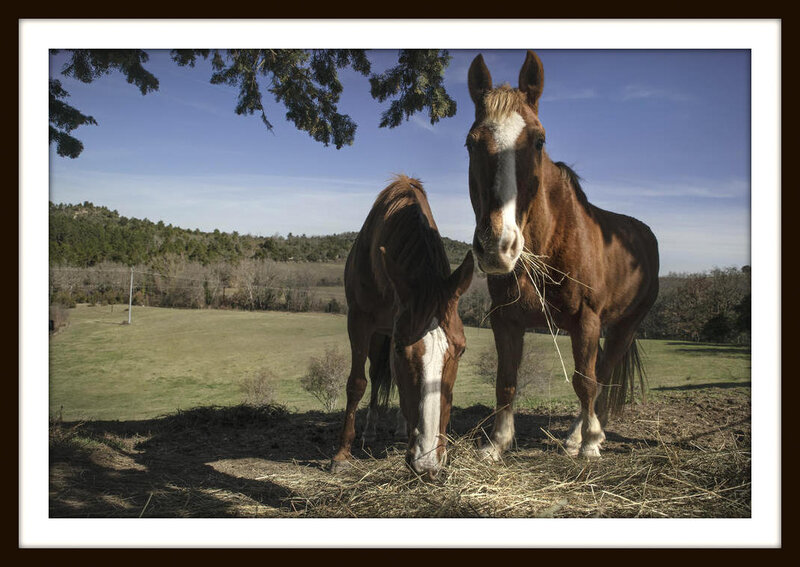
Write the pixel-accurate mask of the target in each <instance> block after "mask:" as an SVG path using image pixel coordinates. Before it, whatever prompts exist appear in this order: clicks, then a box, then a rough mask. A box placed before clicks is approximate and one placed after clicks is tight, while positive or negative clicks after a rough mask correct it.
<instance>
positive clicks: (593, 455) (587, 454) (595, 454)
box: [580, 445, 600, 461]
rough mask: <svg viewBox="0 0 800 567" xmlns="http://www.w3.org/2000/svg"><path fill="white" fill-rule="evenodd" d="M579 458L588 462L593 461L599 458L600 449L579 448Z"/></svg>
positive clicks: (596, 447)
mask: <svg viewBox="0 0 800 567" xmlns="http://www.w3.org/2000/svg"><path fill="white" fill-rule="evenodd" d="M580 455H581V457H583V458H585V459H588V460H590V461H595V460H597V459H599V458H600V447H598V446H596V445H595V446H594V447H581V451H580Z"/></svg>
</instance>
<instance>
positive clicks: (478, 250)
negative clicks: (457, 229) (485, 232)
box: [472, 236, 483, 254]
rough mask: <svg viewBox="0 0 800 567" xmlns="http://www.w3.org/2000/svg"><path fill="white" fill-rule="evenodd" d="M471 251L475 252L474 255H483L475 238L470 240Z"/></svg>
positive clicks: (481, 246)
mask: <svg viewBox="0 0 800 567" xmlns="http://www.w3.org/2000/svg"><path fill="white" fill-rule="evenodd" d="M472 249H473V250H474V251H475V253H476V254H483V245H482V244H481V241H480V239H479V238H478V237H477V236H475V238H473V239H472Z"/></svg>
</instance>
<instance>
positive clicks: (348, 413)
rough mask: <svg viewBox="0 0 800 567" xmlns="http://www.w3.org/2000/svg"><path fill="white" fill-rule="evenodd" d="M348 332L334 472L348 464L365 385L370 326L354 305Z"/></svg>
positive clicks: (349, 315)
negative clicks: (343, 403)
mask: <svg viewBox="0 0 800 567" xmlns="http://www.w3.org/2000/svg"><path fill="white" fill-rule="evenodd" d="M347 332H348V334H349V336H350V376H349V377H348V378H347V408H346V409H345V414H344V424H343V425H342V433H341V435H340V437H339V450H338V451H337V452H336V455H334V457H333V460H332V461H331V471H332V472H336V471H337V470H339V469H341V468H343V467H344V466H346V465H347V463H348V459H349V458H350V457H351V453H350V449H351V447H352V446H353V440H354V439H355V436H356V429H355V422H356V410H357V409H358V404H359V402H360V401H361V398H362V397H363V396H364V391H365V390H366V389H367V377H366V375H365V374H364V364H366V362H367V355H368V349H369V341H370V337H371V336H372V329H370V328H369V322H368V320H367V318H366V317H364V316H363V315H362V314H360V313H359V312H358V311H356V310H355V309H351V310H350V311H349V312H348V314H347Z"/></svg>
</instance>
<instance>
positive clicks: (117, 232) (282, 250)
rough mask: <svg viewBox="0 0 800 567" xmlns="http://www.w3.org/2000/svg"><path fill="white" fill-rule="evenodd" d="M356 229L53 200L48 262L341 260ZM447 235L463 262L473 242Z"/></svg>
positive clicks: (453, 259) (452, 254) (451, 254)
mask: <svg viewBox="0 0 800 567" xmlns="http://www.w3.org/2000/svg"><path fill="white" fill-rule="evenodd" d="M356 234H357V233H355V232H343V233H340V234H330V235H324V236H306V235H304V234H303V235H299V236H298V235H294V234H291V233H289V234H288V235H287V236H280V235H278V234H275V235H273V236H266V237H264V236H252V235H249V234H245V235H243V234H239V233H238V232H232V233H228V232H221V231H219V230H214V231H213V232H203V231H200V230H188V229H184V228H180V227H176V226H172V225H171V224H164V223H163V222H160V221H159V222H157V223H154V222H152V221H150V220H147V219H143V220H140V219H136V218H127V217H124V216H121V215H120V214H119V213H118V212H117V211H111V210H109V209H108V208H106V207H100V206H95V205H93V204H92V203H89V202H85V203H83V204H79V205H65V204H59V205H56V204H53V203H50V233H49V235H50V243H49V249H50V264H51V265H55V266H93V265H95V264H98V263H102V262H116V263H120V264H125V265H128V266H133V265H139V264H158V263H163V262H164V261H165V260H164V259H165V258H169V257H175V256H178V257H182V258H185V259H186V260H187V261H190V262H197V263H199V264H201V265H203V266H206V265H210V264H214V263H218V262H223V263H227V264H230V265H236V264H238V263H240V262H241V261H242V260H247V259H254V260H275V261H296V262H337V261H344V259H345V258H346V257H347V255H348V253H349V252H350V248H351V247H352V245H353V241H354V240H355V238H356ZM443 240H444V246H445V251H446V252H447V255H448V258H449V259H450V263H452V264H457V263H460V262H461V260H463V258H464V255H465V254H466V253H467V250H469V245H468V244H466V243H464V242H459V241H456V240H451V239H449V238H444V239H443Z"/></svg>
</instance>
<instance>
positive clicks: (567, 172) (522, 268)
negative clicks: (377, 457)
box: [466, 51, 659, 460]
mask: <svg viewBox="0 0 800 567" xmlns="http://www.w3.org/2000/svg"><path fill="white" fill-rule="evenodd" d="M468 82H469V92H470V96H471V97H472V101H473V102H474V104H475V122H474V123H473V125H472V127H471V129H470V131H469V134H468V136H467V144H466V146H467V148H468V151H469V193H470V199H471V201H472V207H473V209H474V212H475V221H476V228H475V237H474V240H473V250H474V252H475V256H476V258H477V260H478V265H479V267H480V268H481V269H482V270H483V271H484V272H486V273H487V278H488V287H489V293H490V295H491V297H492V310H491V315H490V321H491V324H492V331H493V332H494V339H495V346H496V348H497V360H498V367H497V381H496V396H497V408H496V411H497V413H496V416H495V422H494V426H493V430H492V433H491V435H490V441H491V443H490V444H489V445H488V446H486V447H484V448H483V451H484V452H485V454H486V456H487V457H489V458H492V459H495V460H496V459H498V458H499V456H500V454H501V453H502V452H503V451H504V450H506V449H507V448H508V447H509V446H510V445H511V443H512V441H513V438H514V415H513V403H514V395H515V392H516V384H517V371H518V369H519V365H520V359H521V356H522V348H523V336H524V333H525V330H526V329H527V328H532V327H544V326H545V325H546V326H548V327H550V328H551V331H553V330H554V328H557V329H561V330H565V331H567V332H568V333H569V335H570V337H571V340H572V356H573V359H574V362H575V372H574V374H573V375H572V386H573V388H574V390H575V393H576V394H577V396H578V399H579V400H580V414H579V415H578V417H577V419H576V420H575V422H574V423H573V425H572V427H571V428H570V431H569V433H568V435H567V439H566V450H567V452H568V453H570V454H571V455H577V454H581V455H583V456H586V457H599V456H600V444H601V443H602V441H603V440H605V434H604V433H603V426H604V425H605V423H606V420H607V418H608V416H609V415H614V414H616V413H618V412H619V411H620V410H621V408H622V406H623V405H624V403H625V398H626V394H627V390H628V389H629V388H630V390H631V394H633V386H634V381H635V380H634V375H635V374H638V376H639V381H640V383H641V385H642V392H643V393H644V377H643V373H642V366H641V362H640V359H639V353H638V350H637V346H636V342H635V335H636V330H637V328H638V326H639V324H640V323H641V321H642V319H643V318H644V316H645V315H646V314H647V312H648V310H649V309H650V307H651V306H652V305H653V303H654V302H655V300H656V295H657V294H658V263H659V259H658V243H657V241H656V238H655V236H654V235H653V233H652V232H651V230H650V229H649V228H648V227H647V226H646V225H645V224H644V223H642V222H640V221H638V220H637V219H634V218H631V217H628V216H625V215H621V214H616V213H612V212H609V211H605V210H602V209H600V208H598V207H596V206H594V205H592V204H591V203H589V201H588V200H587V198H586V195H585V193H584V192H583V190H582V189H581V186H580V183H579V180H578V176H577V175H576V174H575V173H574V172H573V171H572V170H571V169H570V168H569V167H567V166H566V165H564V164H563V163H554V162H553V161H551V160H550V157H549V156H548V155H547V152H546V151H545V149H544V145H545V130H544V127H543V126H542V123H541V122H540V121H539V106H538V105H539V97H540V96H541V94H542V88H543V86H544V72H543V67H542V62H541V61H540V60H539V57H538V56H537V55H536V54H535V53H534V52H533V51H528V52H527V56H526V59H525V63H524V64H523V66H522V69H521V71H520V74H519V89H514V88H511V87H510V86H508V85H503V86H500V87H497V88H493V87H492V78H491V75H490V74H489V70H488V69H487V67H486V64H485V63H484V61H483V57H482V56H481V55H478V56H477V57H476V58H475V59H474V60H473V62H472V65H471V66H470V69H469V75H468ZM603 333H605V341H604V343H603V346H602V348H601V347H600V337H601V334H603ZM598 418H599V419H598Z"/></svg>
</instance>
